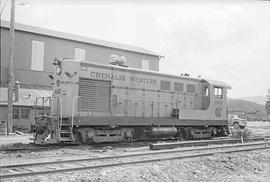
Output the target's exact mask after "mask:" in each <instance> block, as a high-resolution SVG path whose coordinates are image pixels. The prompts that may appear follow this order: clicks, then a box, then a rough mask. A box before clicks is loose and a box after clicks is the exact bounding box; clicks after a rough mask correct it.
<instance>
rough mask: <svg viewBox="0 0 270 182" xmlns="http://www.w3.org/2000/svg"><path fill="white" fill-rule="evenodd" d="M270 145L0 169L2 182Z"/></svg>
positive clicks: (132, 155)
mask: <svg viewBox="0 0 270 182" xmlns="http://www.w3.org/2000/svg"><path fill="white" fill-rule="evenodd" d="M269 148H270V145H269V143H268V142H265V141H264V142H253V143H244V144H234V145H225V146H207V147H205V146H203V147H193V148H183V149H172V150H162V151H151V152H144V153H135V154H125V155H118V156H106V157H96V158H81V159H73V160H63V161H50V162H38V163H24V164H13V165H5V166H0V171H1V175H0V179H6V178H15V177H16V178H18V177H25V176H33V175H46V174H52V173H63V172H71V171H79V170H87V169H95V168H104V167H113V166H122V165H130V164H141V163H149V162H157V161H162V160H172V159H183V158H194V157H201V156H210V155H214V154H220V153H232V152H243V151H251V150H260V149H269Z"/></svg>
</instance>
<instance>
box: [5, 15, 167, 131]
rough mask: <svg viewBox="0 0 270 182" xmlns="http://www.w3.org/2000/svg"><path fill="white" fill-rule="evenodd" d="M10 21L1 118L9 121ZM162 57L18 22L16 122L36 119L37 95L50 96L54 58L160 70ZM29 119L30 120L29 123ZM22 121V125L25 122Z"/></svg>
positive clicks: (16, 40) (144, 50)
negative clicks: (119, 62)
mask: <svg viewBox="0 0 270 182" xmlns="http://www.w3.org/2000/svg"><path fill="white" fill-rule="evenodd" d="M9 37H10V35H9V22H7V21H2V20H1V79H0V80H1V85H0V88H1V90H0V121H7V114H6V113H7V93H6V92H7V83H8V77H7V75H8V61H9V46H10V40H9ZM161 57H162V56H160V55H159V54H156V53H154V52H152V51H149V50H147V49H144V48H141V47H135V46H130V45H124V44H119V43H114V42H109V41H104V40H98V39H93V38H88V37H83V36H78V35H72V34H68V33H62V32H58V31H53V30H48V29H43V28H39V27H34V26H29V25H23V24H15V57H14V69H15V71H14V74H15V81H19V82H20V86H21V89H20V90H21V91H20V93H21V94H20V101H19V102H18V103H16V102H15V103H14V123H16V122H18V123H21V126H23V124H25V123H28V124H27V126H23V127H25V128H30V125H29V123H31V122H33V118H34V114H33V113H34V111H33V106H34V105H35V103H34V102H35V100H36V97H46V96H49V95H51V88H52V87H51V82H50V81H51V80H50V78H49V77H48V75H49V74H51V73H52V69H53V67H52V62H53V60H54V59H55V58H76V59H79V60H81V61H85V62H88V61H89V62H97V63H101V64H113V63H115V62H117V61H119V60H120V61H121V62H122V63H123V64H124V66H128V67H132V68H139V69H146V70H152V71H159V60H160V58H161ZM25 120H27V121H28V122H26V121H25ZM22 123H23V124H22Z"/></svg>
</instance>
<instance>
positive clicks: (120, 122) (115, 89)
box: [35, 59, 230, 144]
mask: <svg viewBox="0 0 270 182" xmlns="http://www.w3.org/2000/svg"><path fill="white" fill-rule="evenodd" d="M53 65H54V74H53V75H52V76H51V77H52V79H53V81H52V82H53V93H52V102H51V103H52V105H51V114H50V115H48V116H46V115H42V116H40V117H38V119H37V121H36V137H35V143H39V144H41V143H57V142H72V143H82V142H90V143H91V142H93V143H102V142H120V141H138V140H153V139H158V140H161V139H169V138H174V139H181V140H182V139H199V138H200V139H201V138H210V137H215V136H226V135H227V134H228V113H227V112H228V109H227V98H226V94H227V90H228V89H230V86H229V85H228V84H226V83H223V82H219V81H212V80H206V79H201V78H192V77H189V76H178V75H177V76H176V75H170V74H164V73H160V72H154V71H146V70H141V69H134V68H128V67H123V66H117V65H101V64H97V63H92V62H85V61H78V60H75V59H61V60H58V59H55V61H54V62H53Z"/></svg>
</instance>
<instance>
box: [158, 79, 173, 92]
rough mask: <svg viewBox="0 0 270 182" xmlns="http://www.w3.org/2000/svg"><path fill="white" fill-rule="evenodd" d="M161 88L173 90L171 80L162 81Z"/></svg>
mask: <svg viewBox="0 0 270 182" xmlns="http://www.w3.org/2000/svg"><path fill="white" fill-rule="evenodd" d="M160 90H171V82H170V81H163V80H161V81H160Z"/></svg>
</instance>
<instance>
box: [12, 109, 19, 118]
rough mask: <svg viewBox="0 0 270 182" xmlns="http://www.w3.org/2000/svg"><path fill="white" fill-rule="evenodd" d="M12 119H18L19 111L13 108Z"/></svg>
mask: <svg viewBox="0 0 270 182" xmlns="http://www.w3.org/2000/svg"><path fill="white" fill-rule="evenodd" d="M12 117H13V119H20V109H19V108H13V116H12Z"/></svg>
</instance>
